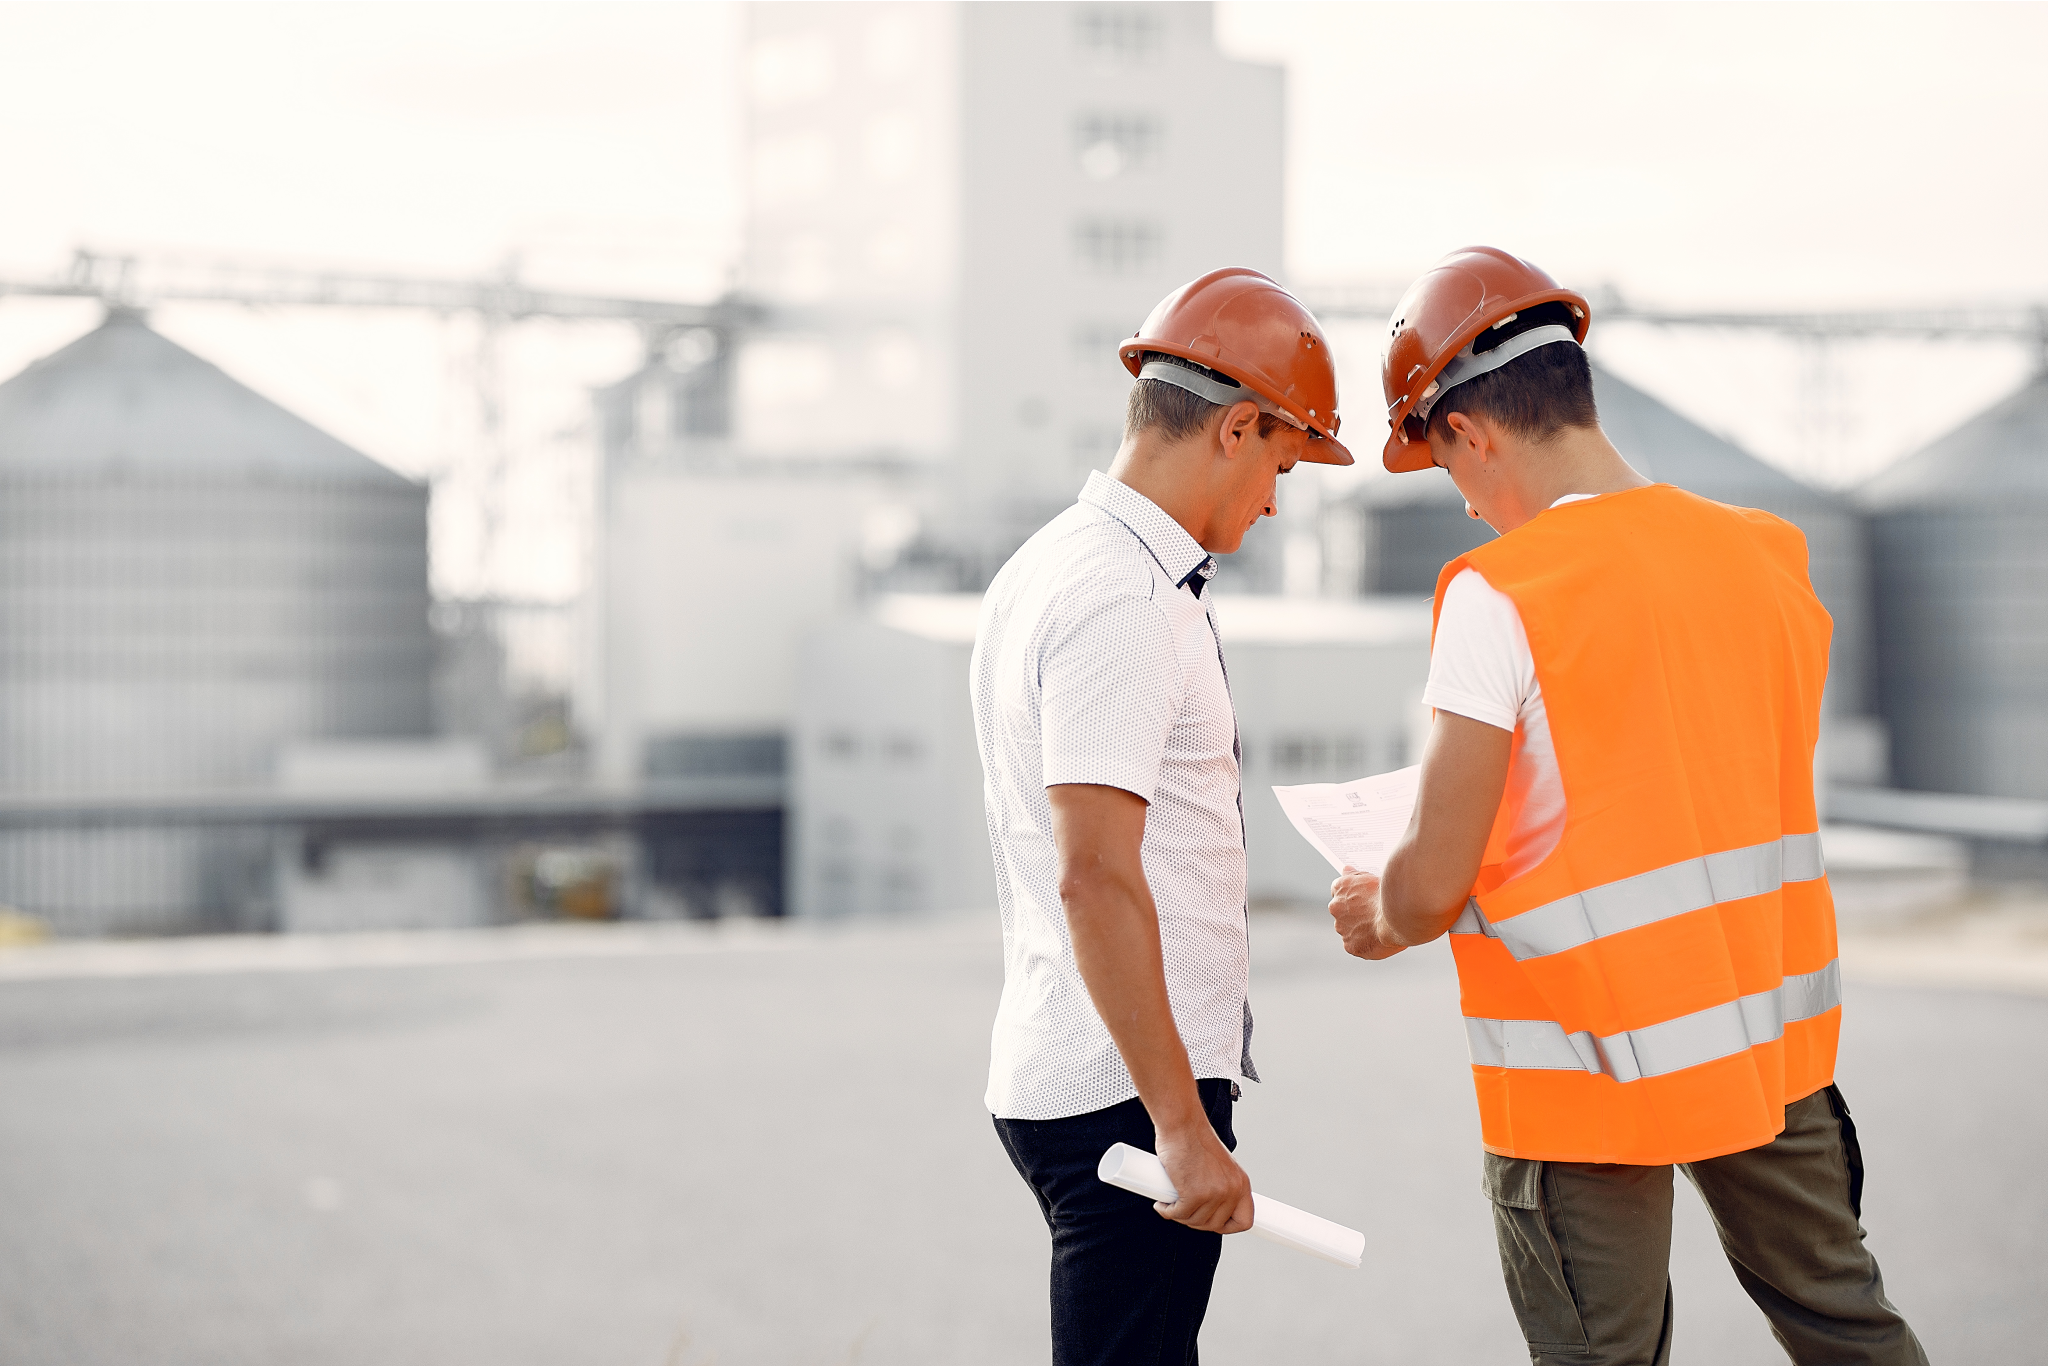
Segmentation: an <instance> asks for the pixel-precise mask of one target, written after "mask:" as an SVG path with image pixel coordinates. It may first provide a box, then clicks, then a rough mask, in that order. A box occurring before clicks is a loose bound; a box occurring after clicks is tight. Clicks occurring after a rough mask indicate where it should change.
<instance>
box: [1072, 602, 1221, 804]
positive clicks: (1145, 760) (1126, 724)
mask: <svg viewBox="0 0 2048 1367" xmlns="http://www.w3.org/2000/svg"><path fill="white" fill-rule="evenodd" d="M1039 680H1040V692H1039V699H1040V703H1039V705H1040V713H1039V715H1040V718H1041V723H1042V729H1041V735H1042V737H1043V745H1044V770H1045V786H1046V787H1048V788H1050V787H1052V786H1053V785H1054V784H1058V783H1099V784H1102V785H1104V786H1105V787H1110V788H1122V789H1123V790H1125V791H1126V792H1131V793H1136V794H1137V795H1138V796H1139V797H1141V798H1144V799H1145V800H1146V801H1147V802H1150V801H1151V800H1152V793H1153V790H1154V789H1155V788H1156V786H1157V785H1158V781H1159V765H1160V762H1161V760H1162V759H1164V758H1165V755H1166V738H1167V736H1168V734H1169V733H1170V732H1171V731H1172V730H1173V723H1174V719H1175V718H1176V717H1178V716H1179V715H1180V710H1181V703H1182V697H1183V693H1184V690H1185V687H1186V685H1185V683H1184V682H1183V678H1182V674H1181V667H1180V660H1179V652H1178V650H1177V648H1176V646H1175V642H1174V638H1173V629H1172V627H1171V626H1169V625H1168V623H1167V620H1166V614H1165V613H1164V612H1162V611H1161V610H1160V608H1159V605H1158V604H1157V603H1154V602H1152V601H1151V600H1150V599H1147V598H1142V597H1138V596H1135V595H1133V596H1129V597H1118V598H1112V599H1110V600H1109V601H1108V602H1106V603H1102V604H1100V605H1097V606H1095V607H1093V608H1091V609H1090V611H1089V612H1088V614H1087V616H1085V617H1083V618H1082V619H1080V620H1079V621H1077V622H1075V623H1073V624H1072V626H1071V627H1069V628H1068V629H1066V630H1064V631H1062V632H1060V633H1058V634H1056V635H1055V636H1054V637H1053V638H1052V639H1050V640H1048V641H1047V643H1046V646H1045V653H1044V654H1043V656H1042V657H1041V659H1040V664H1039Z"/></svg>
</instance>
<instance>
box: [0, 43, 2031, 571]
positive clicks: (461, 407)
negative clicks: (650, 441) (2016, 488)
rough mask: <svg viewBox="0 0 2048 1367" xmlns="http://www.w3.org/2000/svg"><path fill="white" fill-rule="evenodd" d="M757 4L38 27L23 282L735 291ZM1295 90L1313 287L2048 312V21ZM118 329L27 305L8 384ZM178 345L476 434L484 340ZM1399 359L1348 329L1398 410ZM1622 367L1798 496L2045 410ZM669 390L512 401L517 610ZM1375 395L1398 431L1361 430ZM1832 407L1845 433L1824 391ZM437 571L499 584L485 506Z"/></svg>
mask: <svg viewBox="0 0 2048 1367" xmlns="http://www.w3.org/2000/svg"><path fill="white" fill-rule="evenodd" d="M738 32H739V23H738V15H737V12H736V11H735V9H734V8H733V7H732V6H729V5H724V4H708V3H707V4H694V5H680V4H669V5H659V4H643V5H610V4H595V3H588V4H573V5H568V4H526V5H505V4H484V3H475V4H418V3H415V4H405V5H397V4H314V3H297V4H236V5H189V4H149V5H125V4H123V5H112V4H83V3H67V4H23V3H14V4H0V130H4V136H5V144H4V149H5V160H4V163H0V164H4V168H5V178H4V182H0V183H4V189H0V276H8V277H21V276H42V275H48V274H51V273H54V272H56V271H58V270H60V269H61V268H62V266H63V264H64V262H65V261H66V260H67V258H68V257H69V254H70V252H71V250H72V248H73V247H74V246H76V245H80V244H87V245H95V246H100V247H104V248H113V249H136V250H144V251H167V250H177V251H184V252H188V253H197V254H205V255H216V254H217V255H228V256H237V257H248V256H255V257H262V258H273V259H283V260H290V261H309V262H318V263H327V264H342V265H350V264H353V265H363V266H370V267H379V268H387V269H394V270H403V271H409V272H421V273H434V272H439V273H450V274H465V275H466V274H474V273H480V272H486V271H494V270H497V269H499V268H501V267H502V266H503V264H504V263H505V262H506V261H507V260H508V259H512V258H516V259H517V260H518V261H519V263H520V268H521V270H522V271H523V272H524V274H525V275H526V277H527V278H528V279H530V280H533V281H536V282H541V283H551V284H560V285H565V286H577V287H585V288H593V289H605V290H618V291H622V292H625V291H630V292H641V293H650V294H663V295H673V296H678V297H700V298H701V297H707V296H709V295H710V294H712V293H715V292H716V291H717V289H718V288H719V287H720V286H721V284H722V283H723V282H724V281H725V280H726V279H727V278H728V272H729V271H730V270H731V267H732V263H733V260H734V258H735V255H736V248H737V243H738V240H739V232H740V226H741V225H740V216H741V212H742V206H741V203H740V195H739V186H738V179H737V157H736V145H737V133H738V129H737V114H738V102H737V94H738V92H737V89H736V83H735V79H734V72H735V69H736V67H737V65H738V63H737V39H738ZM1218 33H1219V38H1220V40H1221V41H1222V43H1223V45H1224V46H1225V48H1226V50H1228V51H1231V52H1233V53H1236V54H1239V55H1243V56H1248V57H1257V58H1259V59H1262V60H1268V61H1277V62H1281V63H1283V64H1284V65H1285V66H1286V68H1287V71H1288V89H1289V126H1290V135H1291V142H1290V147H1289V152H1288V157H1289V163H1288V170H1289V191H1288V203H1287V214H1288V238H1287V241H1288V251H1289V263H1288V265H1289V274H1290V275H1291V277H1292V278H1294V279H1295V280H1298V281H1315V280H1329V279H1345V278H1371V279H1375V280H1398V279H1400V278H1403V277H1405V276H1407V275H1409V274H1411V273H1413V272H1414V271H1416V270H1417V269H1419V268H1421V267H1423V266H1426V265H1427V264H1428V262H1429V261H1430V260H1432V259H1434V258H1435V257H1436V256H1438V255H1440V254H1441V253H1442V252H1444V251H1446V250H1448V249H1450V248H1452V247H1456V246H1459V245H1462V244H1464V243H1467V242H1475V241H1484V242H1491V243H1494V244H1496V245H1500V246H1506V247H1509V248H1510V249H1512V250H1514V251H1516V252H1518V253H1520V254H1522V255H1525V256H1528V257H1530V258H1531V259H1533V260H1536V261H1538V262H1540V263H1541V264H1543V265H1544V266H1545V267H1546V268H1548V269H1549V270H1551V271H1552V273H1553V274H1555V275H1557V276H1559V277H1560V278H1562V279H1566V280H1568V281H1572V282H1577V283H1583V284H1587V285H1591V284H1596V283H1603V282H1604V283H1613V284H1615V285H1617V286H1619V287H1621V288H1622V289H1623V290H1625V291H1626V292H1628V293H1629V294H1630V295H1632V296H1634V297H1636V298H1638V299H1641V300H1643V301H1646V302H1659V303H1669V304H1684V305H1722V306H1765V307H1774V308H1778V307H1794V306H1824V305H1828V306H1867V305H1874V304H1917V303H1951V302H1971V301H1987V302H2000V301H2014V300H2048V253H2044V252H2043V251H2042V250H2041V249H2040V247H2041V244H2042V243H2043V242H2044V241H2048V175H2044V172H2048V82H2044V81H2043V80H2041V79H2040V75H2039V70H2038V67H2039V61H2040V57H2041V54H2042V53H2043V52H2048V7H2044V6H2043V5H2040V4H2000V5H1982V6H1978V5H1965V4H1943V5H1914V4H1883V5H1871V4H1856V3H1842V4H1819V5H1790V4H1771V5H1762V4H1715V5H1689V4H1669V5H1651V4H1599V5H1557V4H1542V3H1523V4H1509V5H1493V4H1438V5H1406V4H1402V5H1366V4H1359V5H1293V4H1270V3H1265V4H1233V3H1225V4H1222V5H1219V6H1218ZM93 317H94V311H93V310H92V309H91V308H90V307H89V306H86V305H83V304H77V303H48V302H35V301H25V300H20V299H7V300H0V375H6V374H12V373H13V372H14V371H15V370H16V369H18V368H19V367H20V365H22V364H24V363H25V362H27V361H28V360H30V359H33V358H34V357H35V356H38V355H41V354H44V353H46V352H48V351H49V350H51V349H53V348H54V347H56V346H58V345H61V344H62V343H64V342H65V341H68V340H69V339H70V338H71V337H73V336H75V335H77V334H78V333H79V332H81V331H83V330H84V329H85V328H86V327H88V326H90V325H91V323H92V321H93ZM156 322H157V324H158V326H160V327H161V328H162V329H163V330H164V331H165V332H166V333H168V334H169V335H171V336H173V337H174V338H176V339H178V340H179V341H181V342H183V343H184V344H186V345H188V346H190V347H192V348H193V349H195V350H197V351H199V352H200V353H201V354H203V355H205V356H207V357H208V358H210V359H212V360H215V361H217V362H219V363H220V364H222V365H223V366H225V367H226V368H227V369H228V370H229V371H230V372H232V373H234V374H236V375H237V376H239V377H240V378H242V379H244V380H246V381H248V382H250V383H252V384H254V385H256V386H257V387H258V388H260V389H262V390H263V391H264V392H266V393H268V394H270V395H271V396H272V397H274V398H277V399H278V400H279V401H281V402H284V403H286V404H287V405H288V406H291V407H293V408H295V409H297V410H298V411H299V412H301V413H303V414H304V415H305V416H307V417H309V418H311V419H313V420H314V421H316V422H318V423H320V424H321V425H323V426H325V427H328V428H329V429H330V430H332V431H334V432H335V433H336V434H337V435H339V436H341V437H343V438H344V439H346V440H348V441H351V442H353V443H355V444H356V445H358V446H360V447H361V448H363V449H364V450H366V451H368V452H370V453H371V454H373V455H375V456H377V457H378V458H379V459H382V460H385V461H386V462H388V463H390V464H392V465H394V466H396V467H398V468H400V469H403V470H406V471H407V472H409V473H414V474H434V473H438V472H441V471H445V470H447V469H449V468H450V467H451V466H452V465H453V464H454V463H455V457H456V456H457V455H458V454H459V453H460V452H461V451H462V450H463V449H464V445H465V442H466V441H467V440H468V439H469V436H470V434H471V432H472V431H473V426H474V418H473V414H472V413H471V412H470V410H469V408H468V407H466V404H467V399H466V395H467V394H468V393H469V390H468V389H467V388H466V387H465V377H466V375H467V373H468V368H469V367H470V366H471V365H472V364H473V348H472V347H471V345H470V343H469V340H468V333H467V332H466V331H465V330H464V325H462V324H461V323H459V322H457V323H439V322H433V321H425V320H420V319H417V318H410V317H403V316H397V317H377V316H363V315H342V314H333V313H302V314H291V315H275V314H268V315H266V314H256V313H251V312H248V311H245V310H241V309H236V308H223V307H201V306H184V307H178V308H166V309H163V310H161V311H160V312H159V313H158V315H157V316H156ZM1377 331H1378V329H1376V328H1371V327H1358V328H1350V329H1344V330H1342V331H1341V332H1340V334H1339V335H1338V336H1337V337H1335V338H1333V341H1335V342H1336V344H1337V346H1338V348H1339V351H1340V354H1341V355H1342V356H1343V358H1344V361H1345V364H1344V374H1345V380H1346V394H1347V397H1348V398H1349V401H1348V403H1347V408H1349V409H1351V410H1353V411H1360V412H1364V411H1368V410H1369V409H1370V408H1371V407H1373V406H1374V405H1373V404H1372V403H1371V402H1370V400H1371V399H1372V397H1373V395H1372V391H1373V390H1374V389H1376V387H1377V377H1376V365H1377V359H1376V357H1375V356H1374V355H1373V354H1372V352H1373V348H1374V346H1375V345H1376V341H1377V338H1376V334H1377ZM1595 344H1596V350H1597V351H1598V352H1599V353H1600V354H1602V355H1603V356H1604V357H1605V358H1606V359H1607V360H1608V362H1609V363H1610V364H1612V365H1614V366H1615V368H1616V369H1617V370H1620V371H1621V372H1622V373H1624V374H1625V375H1627V376H1629V377H1630V378H1632V379H1635V380H1637V381H1638V382H1639V383H1642V384H1644V385H1646V386H1647V387H1649V388H1650V389H1652V390H1653V391H1654V392H1656V393H1658V394H1659V395H1660V396H1662V397H1664V398H1665V399H1666V400H1667V401H1669V402H1671V403H1673V404H1674V405H1675V406H1677V407H1679V408H1681V409H1682V410H1684V411H1686V412H1688V413H1690V414H1692V415H1693V416H1695V417H1697V418H1699V419H1701V420H1702V421H1704V422H1706V423H1707V424H1708V425H1710V426H1712V427H1715V428H1716V429H1717V430H1721V431H1724V432H1727V433H1729V434H1731V435H1733V436H1735V437H1737V439H1739V440H1741V441H1743V442H1744V443H1745V444H1746V445H1748V446H1749V447H1750V448H1751V449H1752V450H1755V451H1756V452H1757V453H1758V454H1760V455H1763V456H1765V457H1767V458H1769V459H1772V460H1774V461H1777V462H1779V463H1781V464H1784V465H1786V466H1788V467H1790V468H1795V469H1802V470H1805V471H1807V472H1809V473H1813V474H1815V475H1817V476H1818V477H1820V478H1823V479H1827V480H1831V481H1834V482H1848V481H1849V480H1851V479H1853V478H1854V477H1856V476H1859V475H1861V474H1864V473H1867V472H1868V471H1870V470H1871V469H1874V468H1876V467H1878V466H1880V465H1882V464H1883V463H1885V462H1886V461H1888V460H1890V459H1893V458H1895V457H1897V456H1898V455H1900V454H1902V453H1904V452H1905V451H1907V450H1909V449H1911V448H1912V447H1914V446H1916V445H1918V444H1919V443H1920V442H1922V441H1924V440H1926V439H1927V438H1929V437H1931V436H1933V435H1935V434H1936V433H1938V432H1939V431H1940V430H1942V429H1943V428H1945V427H1946V426H1948V425H1950V424H1952V423H1953V422H1955V421H1957V420H1959V419H1960V418H1962V417H1964V416H1966V415H1967V414H1968V413H1970V412H1972V411H1974V410H1975V409H1976V408H1979V407H1981V406H1982V405H1983V404H1984V403H1986V402H1988V401H1990V400H1991V399H1993V398H1995V397H1997V396H1998V395H1999V394H2001V393H2003V392H2005V391H2006V390H2008V389H2010V388H2011V387H2012V386H2013V385H2015V384H2017V383H2018V382H2019V381H2020V380H2021V379H2022V378H2024V376H2025V374H2026V373H2027V371H2028V368H2029V366H2030V364H2031V358H2030V357H2029V356H2028V355H2027V354H2026V353H2025V352H2024V351H2022V350H2021V349H2019V348H2015V347H2011V346H2003V345H1991V346H1971V345H1966V344H1958V343H1946V344H1938V345H1923V344H1851V345H1844V346H1841V347H1838V348H1836V349H1835V350H1834V354H1833V355H1832V356H1831V357H1830V358H1829V359H1828V361H1827V363H1826V365H1825V366H1819V365H1817V363H1816V360H1815V358H1814V357H1813V356H1811V355H1809V354H1807V353H1805V352H1803V351H1802V350H1801V349H1800V348H1797V347H1794V346H1790V345H1786V344H1783V343H1779V342H1775V341H1771V340H1768V339H1759V338H1751V337H1744V336H1735V337H1703V336H1699V335H1688V334H1674V335H1658V334H1649V333H1646V332H1645V331H1644V330H1642V329H1631V328H1626V327H1622V326H1619V325H1617V326H1616V327H1614V328H1613V329H1611V330H1608V331H1602V330H1600V329H1599V327H1598V325H1597V323H1596V331H1595ZM634 359H635V344H634V340H633V338H632V336H631V335H630V334H628V333H625V332H623V331H622V330H620V329H615V328H605V327H596V326H582V327H569V326H557V325H534V326H530V327H527V328H523V329H521V330H520V332H519V335H518V338H517V340H516V342H515V343H514V346H513V350H512V353H511V355H510V356H509V357H508V360H507V368H508V372H509V373H512V374H513V375H514V378H515V379H516V381H517V384H516V389H517V393H516V396H515V406H514V412H513V421H512V426H513V429H514V431H515V435H516V436H517V439H518V442H519V444H520V449H521V450H522V452H524V453H525V455H526V469H527V475H526V477H525V478H524V479H523V481H522V483H521V484H520V486H519V487H518V488H517V489H516V490H515V507H514V517H515V520H517V519H520V518H525V519H527V520H528V525H531V527H533V528H534V529H535V534H534V535H533V536H531V537H529V538H528V539H527V542H526V543H525V544H526V547H527V549H526V552H525V553H523V554H522V555H521V556H520V557H519V558H518V561H517V563H515V564H508V565H502V566H500V567H498V569H497V571H496V573H495V575H494V578H495V579H496V581H497V582H498V584H499V586H500V587H502V588H504V589H507V590H510V591H513V592H518V593H527V594H538V595H547V596H557V595H560V594H563V593H566V592H569V591H571V590H572V589H573V588H574V585H575V581H576V576H577V567H576V563H575V560H576V557H575V553H574V547H573V545H570V544H567V543H565V542H564V541H563V540H562V538H560V537H558V536H557V537H552V538H550V537H549V536H547V535H543V534H541V533H540V531H539V529H540V528H541V527H543V526H544V525H545V524H546V522H547V519H548V518H549V517H551V516H556V517H558V516H559V510H560V508H561V507H562V506H564V501H565V499H569V500H573V497H574V496H575V490H576V488H577V480H578V477H579V476H578V471H579V469H580V461H581V453H582V452H583V451H585V450H587V433H586V432H585V431H584V430H583V424H584V423H585V422H586V419H587V402H586V400H585V391H586V389H587V387H588V386H590V385H593V384H600V383H604V382H606V381H609V380H611V379H614V378H616V377H617V376H618V375H620V374H622V373H623V372H624V371H625V370H627V369H628V368H630V367H631V365H632V364H633V362H634ZM1354 395H1357V396H1361V397H1362V398H1364V399H1365V400H1366V402H1363V403H1361V402H1360V398H1359V397H1349V396H1354ZM1815 395H1820V396H1821V397H1820V398H1819V399H1816V398H1815V397H1814V396H1815ZM446 502H447V507H446V508H445V509H444V510H443V512H442V514H441V515H440V516H439V520H438V521H437V525H436V535H437V538H438V539H437V556H438V557H439V564H438V566H437V578H438V579H439V581H440V582H441V584H442V586H443V587H444V588H449V589H456V590H462V589H465V588H468V587H471V586H473V582H474V579H475V575H476V571H475V567H474V566H473V565H469V566H465V563H464V553H463V546H464V540H463V538H464V536H465V535H466V531H465V526H464V524H463V522H462V519H461V517H460V516H459V513H460V508H459V503H460V500H459V499H453V500H448V501H446Z"/></svg>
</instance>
